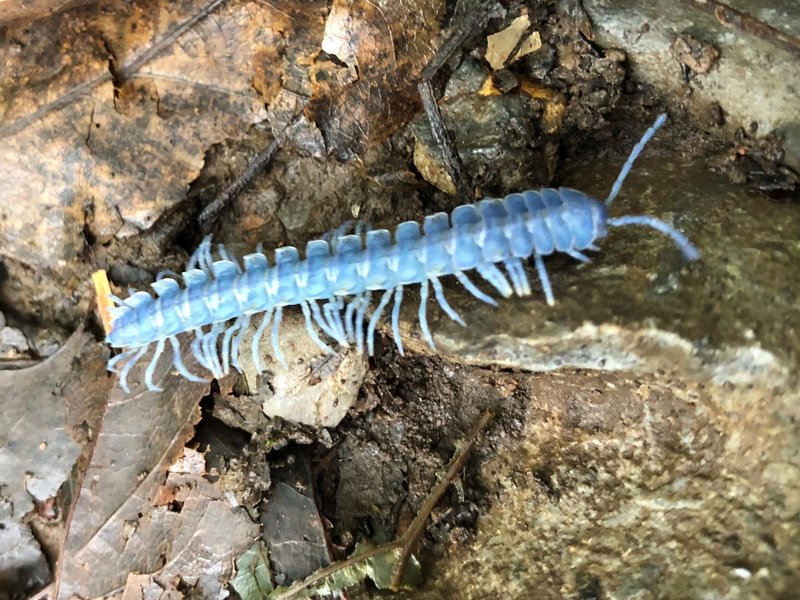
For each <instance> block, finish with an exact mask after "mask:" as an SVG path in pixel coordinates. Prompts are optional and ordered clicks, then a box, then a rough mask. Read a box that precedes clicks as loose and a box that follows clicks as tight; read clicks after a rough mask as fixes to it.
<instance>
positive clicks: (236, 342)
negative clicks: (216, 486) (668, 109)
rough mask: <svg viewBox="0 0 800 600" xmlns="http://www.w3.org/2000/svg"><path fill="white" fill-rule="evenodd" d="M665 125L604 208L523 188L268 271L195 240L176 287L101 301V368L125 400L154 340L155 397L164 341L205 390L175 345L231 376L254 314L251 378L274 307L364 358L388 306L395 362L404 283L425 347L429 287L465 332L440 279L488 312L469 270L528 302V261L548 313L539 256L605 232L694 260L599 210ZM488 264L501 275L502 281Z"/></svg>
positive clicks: (589, 242) (320, 245) (627, 219)
mask: <svg viewBox="0 0 800 600" xmlns="http://www.w3.org/2000/svg"><path fill="white" fill-rule="evenodd" d="M666 119H667V115H666V114H662V115H660V116H659V117H658V119H657V120H656V121H655V123H654V124H653V126H652V127H650V128H649V129H648V130H647V131H646V132H645V133H644V135H643V136H642V138H641V140H639V142H638V143H637V144H636V146H634V148H633V150H632V151H631V153H630V156H628V159H627V160H626V162H625V164H624V165H623V167H622V169H621V170H620V173H619V175H618V176H617V179H616V181H615V182H614V185H613V186H612V188H611V192H610V193H609V195H608V197H607V198H606V199H605V201H604V202H601V201H600V200H598V199H596V198H593V197H591V196H588V195H586V194H584V193H583V192H580V191H578V190H574V189H570V188H564V187H562V188H558V189H555V188H543V189H540V190H529V191H525V192H521V193H514V194H510V195H508V196H506V197H505V198H502V199H492V198H487V199H483V200H480V201H478V202H476V203H474V204H462V205H460V206H457V207H456V208H455V209H454V210H453V211H452V213H450V214H449V215H448V214H446V213H437V214H434V215H430V216H428V217H425V219H424V221H423V224H422V231H420V225H419V223H417V222H415V221H407V222H404V223H400V224H399V225H398V226H397V228H396V230H395V232H394V236H392V234H391V233H390V232H389V231H388V230H386V229H375V230H370V231H367V232H366V234H365V235H363V236H362V235H355V234H348V235H342V234H341V233H342V232H341V231H338V230H336V231H335V232H334V233H333V235H332V236H331V239H330V241H328V240H324V239H317V240H312V241H310V242H308V244H307V245H306V249H305V255H304V258H301V257H300V253H299V252H298V250H297V249H296V248H294V247H292V246H289V247H282V248H278V249H277V250H275V263H274V265H270V264H269V261H268V260H267V258H266V256H264V254H263V253H262V252H260V251H257V252H255V253H253V254H248V255H246V256H245V257H244V258H243V261H244V267H243V268H242V267H241V266H240V265H239V263H238V262H237V260H236V259H235V258H234V257H233V256H231V255H230V253H229V252H227V251H226V249H225V247H224V246H222V245H219V246H218V247H217V248H218V253H219V255H220V260H216V261H215V260H214V259H213V256H212V252H211V241H210V238H206V239H205V240H204V241H203V243H202V244H201V245H200V246H199V248H198V249H197V250H196V251H195V253H194V254H193V255H192V257H191V258H190V260H189V263H188V266H187V268H186V271H185V272H184V273H183V275H182V283H183V285H181V283H180V282H179V281H177V280H176V279H174V278H170V277H164V276H163V274H159V276H158V277H157V280H156V281H155V283H153V284H152V288H153V291H154V292H155V296H153V295H151V294H150V293H148V292H144V291H139V292H134V293H132V295H131V296H129V297H128V298H126V299H124V300H121V299H119V298H117V297H115V296H111V299H112V300H113V302H114V303H115V304H116V305H115V306H113V307H111V308H110V309H109V311H110V314H111V325H110V331H109V332H108V335H107V338H106V341H107V342H108V343H109V344H110V345H111V346H113V347H115V348H122V349H123V351H122V352H121V353H120V354H118V355H116V356H114V357H112V358H111V359H110V360H109V361H108V370H109V371H115V370H116V369H117V368H118V366H119V365H122V366H121V368H120V369H119V380H120V385H121V387H122V388H123V389H124V390H125V391H126V392H127V391H129V388H128V382H127V378H128V374H129V373H130V370H131V368H132V367H133V365H134V364H136V363H137V362H138V361H139V360H140V359H141V358H142V357H143V356H144V354H145V353H146V352H147V350H148V348H150V347H151V345H152V344H154V343H155V352H154V353H153V357H152V358H151V359H150V362H149V364H148V366H147V368H146V370H145V377H144V379H145V383H146V385H147V387H148V389H150V390H155V391H160V388H158V387H157V386H156V385H155V384H154V383H153V375H154V372H155V367H156V364H157V363H158V360H159V357H160V356H161V354H162V353H163V352H164V350H165V348H166V344H167V342H169V344H170V347H171V349H172V355H173V359H172V363H173V365H174V367H175V369H176V370H177V371H178V372H179V373H180V374H181V375H182V376H183V377H185V378H186V379H189V380H191V381H206V380H205V379H203V378H201V377H199V376H197V375H195V374H193V373H191V372H190V371H189V370H188V369H187V368H186V366H185V364H184V363H183V360H182V358H181V348H180V343H179V341H178V339H177V337H176V336H177V335H179V334H181V333H185V332H189V331H193V332H194V340H193V341H192V342H191V350H192V353H193V354H194V356H195V358H196V359H197V361H198V363H199V364H200V365H201V366H202V367H204V368H205V369H207V370H208V371H209V372H210V373H211V375H213V376H214V377H216V378H220V377H222V376H224V375H225V374H227V373H228V372H229V370H230V367H231V366H233V367H234V368H235V369H237V370H239V371H241V367H240V364H239V353H240V347H241V345H242V343H243V337H244V333H245V332H246V331H247V330H248V328H249V325H250V320H251V317H252V315H255V314H257V313H263V314H264V316H263V319H262V321H261V323H260V324H259V325H258V327H257V328H256V331H255V333H254V334H253V336H252V338H251V340H250V350H251V353H252V356H253V362H254V364H255V366H256V369H257V370H258V371H259V372H261V371H263V370H264V369H263V365H262V363H261V359H260V353H259V344H260V341H261V338H262V336H263V335H264V332H265V331H266V328H267V327H268V326H270V324H271V326H272V328H271V338H272V348H273V353H274V357H275V358H276V360H278V362H280V363H281V364H283V365H284V366H285V365H286V364H287V363H286V360H285V358H284V357H283V355H282V353H281V350H280V346H279V343H278V342H279V336H280V324H281V319H282V315H283V309H284V307H286V306H291V305H299V306H300V309H301V310H302V312H303V316H304V317H305V324H306V329H307V330H308V333H309V335H310V336H311V339H312V340H313V341H314V342H315V343H316V344H317V345H318V346H319V347H320V348H322V349H323V350H324V351H326V352H329V353H333V352H334V349H333V348H331V346H330V345H328V343H326V341H324V340H323V339H322V337H320V334H319V332H318V331H317V329H316V327H315V325H316V326H317V327H318V328H319V329H320V330H321V331H322V332H323V333H324V334H325V335H326V336H327V337H328V338H330V339H331V340H334V341H336V342H337V343H339V344H341V345H343V346H350V345H351V344H353V345H355V347H356V350H357V351H358V352H359V353H361V352H363V351H364V349H365V347H366V351H367V353H368V354H369V355H370V356H371V355H372V354H373V351H374V337H375V329H376V327H377V325H378V323H379V321H380V318H381V316H382V314H383V312H384V310H385V309H386V308H387V306H388V305H389V303H390V302H392V300H394V304H393V306H392V310H391V329H392V335H393V337H394V340H395V343H396V344H397V348H398V350H399V351H400V353H401V354H402V353H403V342H402V339H401V337H400V326H399V320H400V305H401V303H402V301H403V288H404V286H408V285H412V284H420V304H419V309H418V317H419V324H420V329H421V330H422V334H423V337H424V338H425V340H426V342H427V343H428V345H430V347H431V348H434V349H435V345H434V343H433V337H432V336H431V331H430V328H429V327H428V320H427V301H428V296H429V294H430V291H431V288H432V290H433V295H434V297H435V298H436V301H437V302H438V304H439V306H441V308H442V309H443V310H444V312H445V313H446V314H447V315H448V316H449V317H450V318H451V319H453V320H454V321H456V322H457V323H459V324H461V325H465V323H464V320H463V319H462V318H461V316H460V315H459V314H458V313H457V312H456V311H455V310H454V309H453V308H452V307H451V306H450V304H449V303H448V302H447V299H446V298H445V295H444V290H443V288H442V284H441V282H440V278H441V277H443V276H446V275H453V276H455V277H456V279H458V281H459V282H460V283H461V284H462V285H463V286H464V288H466V290H467V291H469V292H470V293H471V294H473V295H474V296H475V297H476V298H478V299H480V300H482V301H483V302H486V303H488V304H491V305H493V306H497V302H496V301H495V300H494V298H492V297H491V296H489V295H488V294H486V293H485V292H483V291H482V290H481V289H480V288H478V287H477V286H476V285H475V284H474V283H473V282H472V280H471V279H470V278H469V277H468V276H467V272H468V271H476V272H477V273H478V274H479V275H480V276H481V277H482V278H483V279H484V280H485V281H487V282H488V283H489V284H490V285H491V286H492V287H493V288H494V289H495V290H497V292H498V293H499V294H500V295H501V296H503V297H506V298H507V297H509V296H511V295H512V294H513V293H516V294H517V295H519V296H527V295H529V294H530V293H531V288H530V283H529V281H528V276H527V274H526V272H525V268H524V266H523V263H522V261H523V260H524V259H528V258H530V257H533V260H534V264H535V266H536V271H537V274H538V277H539V281H540V282H541V286H542V290H543V292H544V296H545V299H546V300H547V304H548V305H550V306H552V305H553V304H554V298H553V289H552V286H551V285H550V280H549V277H548V275H547V271H546V269H545V265H544V261H543V258H542V257H544V256H547V255H549V254H553V253H554V252H563V253H565V254H567V255H569V256H571V257H573V258H575V259H577V260H579V261H581V262H589V258H588V257H587V256H586V255H585V254H583V252H582V251H583V250H593V251H596V250H598V248H597V247H596V246H595V242H596V241H597V240H598V239H600V238H603V237H604V236H605V235H606V234H607V226H609V225H610V226H612V227H621V226H624V225H644V226H647V227H651V228H653V229H655V230H657V231H659V232H661V233H663V234H666V235H667V236H669V237H670V238H671V239H672V241H673V242H674V243H675V245H676V246H677V247H678V248H679V249H680V251H681V252H682V254H683V256H684V257H685V258H686V259H687V260H690V261H691V260H696V259H698V258H699V257H700V253H699V252H698V251H697V249H696V248H695V247H694V245H692V243H691V242H690V241H689V240H688V239H687V238H686V236H684V235H683V234H682V233H681V232H679V231H677V230H676V229H674V228H673V227H671V226H670V225H668V224H667V223H665V222H664V221H661V220H659V219H657V218H655V217H650V216H630V215H629V216H623V217H616V218H610V217H609V216H608V212H607V207H608V206H609V205H610V204H611V203H612V202H613V201H614V199H615V198H616V197H617V194H619V191H620V189H621V188H622V184H623V182H624V180H625V178H626V177H627V176H628V174H629V173H630V171H631V168H632V166H633V162H634V161H635V160H636V158H637V157H638V156H639V154H640V153H641V152H642V150H643V149H644V147H645V145H646V144H647V142H648V141H649V140H650V139H651V138H652V137H653V135H655V133H656V130H658V128H659V127H661V126H662V125H663V124H664V122H665V121H666ZM498 264H502V265H503V266H504V267H505V270H506V272H507V274H508V278H507V277H506V274H504V273H503V271H501V270H500V268H499V267H498ZM509 279H510V282H509ZM373 292H381V295H380V300H379V302H378V305H377V307H376V308H375V309H374V310H373V311H372V314H371V315H370V316H369V319H368V321H366V332H365V330H364V328H365V319H366V318H367V311H368V309H369V307H370V305H371V300H372V294H373ZM320 303H321V304H322V305H321V306H320ZM230 321H232V323H229V322H230ZM204 328H207V329H204ZM220 337H221V338H222V341H221V344H220Z"/></svg>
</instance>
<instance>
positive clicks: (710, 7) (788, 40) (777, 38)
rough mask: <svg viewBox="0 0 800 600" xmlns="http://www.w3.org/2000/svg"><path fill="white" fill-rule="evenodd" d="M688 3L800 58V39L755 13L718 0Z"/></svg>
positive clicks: (718, 19) (720, 20) (730, 25)
mask: <svg viewBox="0 0 800 600" xmlns="http://www.w3.org/2000/svg"><path fill="white" fill-rule="evenodd" d="M683 1H684V2H685V3H686V4H689V5H690V6H693V7H694V8H696V9H698V10H702V11H703V12H706V13H708V14H710V15H713V16H714V18H716V19H717V21H719V23H720V24H722V25H725V26H727V27H731V28H734V29H738V30H739V31H742V32H744V33H749V34H750V35H754V36H756V37H758V38H761V39H762V40H764V41H765V42H768V43H770V44H772V45H774V46H780V47H781V48H783V49H784V50H786V51H788V52H789V53H790V54H792V55H794V56H795V57H796V58H800V39H798V38H796V37H794V36H792V35H789V34H788V33H784V32H783V31H781V30H780V29H776V28H775V27H773V26H772V25H769V24H767V23H765V22H764V21H760V20H759V19H756V18H755V17H754V16H753V15H751V14H748V13H746V12H743V11H741V10H738V9H736V8H733V7H732V6H728V5H727V4H724V3H722V2H718V1H717V0H683Z"/></svg>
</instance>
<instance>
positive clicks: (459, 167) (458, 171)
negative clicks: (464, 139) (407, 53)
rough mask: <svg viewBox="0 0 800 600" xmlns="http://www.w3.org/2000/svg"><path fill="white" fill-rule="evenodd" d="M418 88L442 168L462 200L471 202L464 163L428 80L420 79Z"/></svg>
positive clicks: (468, 179) (471, 195)
mask: <svg viewBox="0 0 800 600" xmlns="http://www.w3.org/2000/svg"><path fill="white" fill-rule="evenodd" d="M417 89H418V90H419V97H420V98H421V99H422V107H423V108H424V109H425V114H426V115H427V116H428V123H430V126H431V133H432V134H433V140H434V141H435V142H436V145H437V146H438V147H439V149H440V151H441V153H442V162H443V163H444V168H445V170H446V171H447V174H448V175H449V176H450V179H451V180H452V182H453V185H455V187H456V192H457V193H458V195H459V197H460V198H461V199H462V202H471V201H472V200H473V196H474V194H475V192H474V190H473V188H472V183H471V182H470V178H469V176H468V175H467V174H466V171H465V169H464V163H463V162H462V161H461V157H460V156H459V155H458V150H456V146H455V144H454V143H453V139H452V138H451V137H450V133H449V132H448V131H447V127H445V124H444V119H443V118H442V113H441V111H440V110H439V105H438V104H437V103H436V98H434V96H433V87H431V82H430V81H428V80H424V81H420V82H419V85H418V86H417Z"/></svg>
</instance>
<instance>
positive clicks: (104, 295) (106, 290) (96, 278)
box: [92, 269, 113, 335]
mask: <svg viewBox="0 0 800 600" xmlns="http://www.w3.org/2000/svg"><path fill="white" fill-rule="evenodd" d="M92 283H93V284H94V292H95V294H96V296H97V311H98V312H99V313H100V320H101V321H102V323H103V331H105V332H106V335H108V334H109V333H110V332H111V314H110V313H109V311H108V309H109V308H111V307H112V306H113V303H112V301H111V298H109V295H110V294H111V286H110V285H109V283H108V275H107V274H106V272H105V270H103V269H100V270H99V271H95V272H94V273H92Z"/></svg>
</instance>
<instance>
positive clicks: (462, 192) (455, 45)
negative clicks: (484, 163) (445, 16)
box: [417, 0, 495, 202]
mask: <svg viewBox="0 0 800 600" xmlns="http://www.w3.org/2000/svg"><path fill="white" fill-rule="evenodd" d="M474 4H475V5H474V6H470V7H469V10H466V11H465V12H464V13H463V15H464V16H463V17H462V18H461V19H454V20H456V22H455V23H452V24H451V26H450V28H449V31H448V33H447V37H446V38H445V40H444V41H443V42H442V44H441V45H440V46H439V48H438V49H437V50H436V53H435V54H434V55H433V57H432V58H431V59H430V60H429V61H428V64H427V65H425V68H424V69H422V73H420V83H419V84H418V85H417V89H418V91H419V96H420V99H421V100H422V106H423V108H424V109H425V114H426V116H427V117H428V123H430V126H431V133H432V134H433V139H434V141H435V142H436V145H437V146H438V147H439V148H440V150H441V153H442V159H443V162H444V168H445V170H446V171H447V174H448V175H449V176H450V179H451V180H452V182H453V185H454V186H455V188H456V192H457V193H458V195H459V197H461V198H462V200H463V201H464V202H471V201H472V200H473V199H474V195H475V189H474V186H473V185H472V178H471V177H470V176H469V174H468V173H467V172H466V170H465V169H464V163H463V162H462V161H461V157H460V156H459V155H458V150H456V147H455V144H454V143H453V139H452V138H451V137H450V133H449V132H448V131H447V127H445V124H444V119H442V113H441V111H440V110H439V105H438V104H437V102H436V98H435V97H434V95H433V87H432V86H431V80H432V79H433V78H434V77H435V76H436V74H437V73H438V72H439V71H440V70H441V68H442V67H443V66H444V65H445V64H447V61H449V60H450V58H451V57H452V56H453V54H455V53H456V52H457V51H458V50H459V49H460V48H461V47H462V46H463V45H464V44H465V43H466V42H467V40H468V39H469V38H470V37H471V36H473V35H474V34H475V33H476V32H478V31H483V29H484V28H485V27H486V23H487V22H488V21H489V18H490V16H491V14H492V10H494V6H495V3H494V2H492V1H491V0H479V1H478V2H475V3H474Z"/></svg>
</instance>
